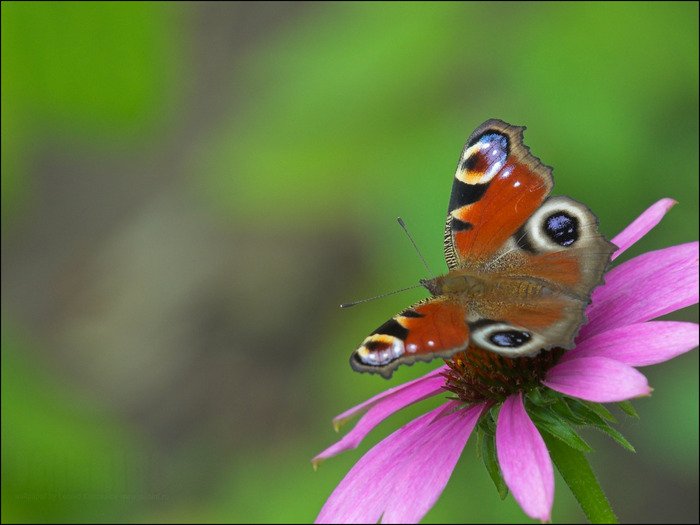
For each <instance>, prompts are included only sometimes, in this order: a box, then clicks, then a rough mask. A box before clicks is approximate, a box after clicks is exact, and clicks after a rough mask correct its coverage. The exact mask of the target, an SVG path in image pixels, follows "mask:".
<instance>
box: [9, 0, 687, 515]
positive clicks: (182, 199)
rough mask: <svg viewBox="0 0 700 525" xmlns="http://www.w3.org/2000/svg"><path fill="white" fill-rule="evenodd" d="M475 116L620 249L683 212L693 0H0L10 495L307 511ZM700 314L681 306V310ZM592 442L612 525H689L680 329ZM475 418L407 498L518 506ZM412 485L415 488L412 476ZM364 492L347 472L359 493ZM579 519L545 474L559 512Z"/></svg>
mask: <svg viewBox="0 0 700 525" xmlns="http://www.w3.org/2000/svg"><path fill="white" fill-rule="evenodd" d="M488 118H500V119H504V120H506V121H508V122H510V123H513V124H518V125H527V126H528V130H527V131H526V132H525V143H526V144H527V145H529V146H530V147H531V148H532V151H533V153H534V154H535V155H536V156H538V157H540V158H541V159H542V160H543V161H544V162H545V163H547V164H549V165H551V166H554V175H555V178H556V182H557V185H556V187H555V193H557V194H567V195H571V196H573V197H574V198H576V199H578V200H581V201H584V202H586V203H587V204H588V205H589V206H590V207H591V208H592V209H593V210H594V211H595V213H596V214H597V215H598V216H599V217H600V221H601V230H602V231H604V232H605V233H606V234H607V235H608V236H609V237H612V236H614V235H615V234H617V233H618V232H619V231H620V230H621V229H622V228H623V227H624V226H625V225H626V224H628V223H629V222H630V221H631V220H632V219H634V218H635V217H636V216H637V215H638V214H639V213H641V212H642V211H643V210H644V209H645V208H646V207H647V206H649V205H650V204H651V203H653V202H654V201H656V200H658V199H660V198H662V197H672V198H675V199H676V200H678V201H679V204H678V205H677V206H676V207H675V208H673V210H672V211H671V212H670V213H669V214H668V216H667V217H666V218H665V219H664V220H663V222H662V223H661V224H660V225H659V226H658V227H657V228H656V229H654V230H653V231H652V232H651V233H650V234H648V235H647V236H646V237H645V239H643V240H642V241H640V242H639V243H638V245H636V246H635V247H634V248H633V249H632V250H630V252H629V256H627V255H626V256H625V257H624V258H623V259H628V258H629V257H631V256H633V255H635V254H639V253H642V252H644V251H648V250H653V249H660V248H663V247H666V246H670V245H674V244H678V243H683V242H688V241H691V240H696V239H697V238H698V4H697V3H696V2H684V3H672V2H663V3H616V4H605V3H576V4H573V3H507V4H506V3H488V4H486V3H483V4H482V3H467V4H452V3H436V4H429V5H428V4H414V3H411V4H394V3H392V4H349V3H340V4H335V3H333V4H327V3H274V2H265V3H242V4H239V3H235V4H229V3H208V2H198V3H196V4H187V3H184V4H183V3H178V4H169V3H154V4H150V3H125V4H119V3H110V4H92V3H33V2H32V3H19V2H12V3H7V2H3V3H2V521H3V522H32V521H42V522H66V521H67V522H92V521H94V522H98V523H99V522H113V521H117V522H152V521H154V522H174V521H176V522H182V521H205V522H228V521H234V522H248V521H252V522H309V521H312V520H313V519H314V518H315V516H316V514H317V513H318V511H319V509H320V508H321V506H322V504H323V502H324V501H325V499H326V498H327V497H328V495H329V494H330V493H331V491H332V489H333V488H334V487H335V485H336V484H337V483H338V481H339V480H340V479H341V478H342V477H343V475H344V474H345V473H346V472H347V471H348V469H349V468H350V467H351V465H352V464H354V462H355V461H357V459H358V458H359V457H360V456H361V454H362V453H363V452H364V451H366V450H367V449H368V448H369V447H370V446H371V445H372V444H373V443H376V442H377V441H378V440H379V439H380V438H381V437H382V436H384V435H386V434H387V433H388V432H390V431H391V430H393V429H396V428H398V426H399V425H401V424H402V423H403V422H405V421H407V420H408V419H410V418H412V417H414V416H415V415H416V414H418V413H422V412H423V411H425V410H426V408H427V406H428V405H430V403H431V402H432V403H433V405H430V406H434V404H435V403H436V402H439V400H433V401H431V402H428V403H423V404H421V405H419V406H418V407H414V408H412V409H410V410H407V411H406V413H405V414H403V413H402V414H397V415H396V416H394V417H392V418H390V420H389V421H387V422H385V423H384V424H382V425H380V427H379V428H377V429H376V430H375V431H374V432H373V433H372V434H370V436H368V438H367V440H366V443H364V444H363V445H362V446H361V447H360V449H359V450H357V451H350V452H346V453H344V454H342V455H341V456H339V457H337V458H334V459H331V460H329V461H326V462H325V463H324V464H323V465H322V466H321V468H320V469H319V471H318V472H314V471H313V470H312V468H311V464H310V461H309V460H310V459H311V457H312V456H313V455H314V454H316V453H318V452H319V451H321V450H322V449H324V448H325V447H327V446H328V445H330V444H331V443H333V442H334V441H335V440H336V439H337V438H338V436H337V435H336V434H335V433H334V432H333V430H332V427H331V418H332V417H333V416H334V415H336V414H338V413H340V412H342V411H343V410H345V409H347V408H349V407H350V406H353V405H355V404H357V403H359V402H361V401H363V400H364V399H366V398H367V397H368V396H371V395H373V394H375V393H377V392H380V391H382V390H384V389H385V388H387V387H389V386H393V385H396V384H399V383H401V382H404V381H406V380H408V379H411V378H413V377H417V376H418V375H422V374H424V373H425V372H427V371H428V370H429V369H430V368H431V365H427V364H418V365H416V366H414V367H411V368H408V367H405V369H402V370H399V371H398V372H397V373H396V374H395V375H394V378H393V379H392V380H391V381H390V382H386V381H384V380H383V379H382V378H380V377H378V376H369V375H360V374H355V373H353V372H352V371H351V369H350V367H349V365H348V358H349V355H350V352H351V351H352V350H353V349H354V348H355V346H356V345H357V344H358V343H359V342H360V341H361V340H362V339H363V338H364V337H365V335H367V334H368V333H369V332H370V331H371V330H373V329H374V328H376V326H378V325H379V324H381V323H382V322H384V321H385V320H386V319H388V318H389V317H390V316H391V315H393V314H394V313H396V312H397V311H398V310H399V309H401V308H403V307H405V306H406V305H408V304H410V303H411V302H412V301H415V300H417V299H418V298H420V297H422V296H423V295H424V292H423V291H421V290H413V291H410V292H406V293H403V294H400V295H397V296H392V297H388V298H385V299H382V300H380V301H375V302H372V303H369V304H366V305H363V306H358V307H356V308H353V309H351V310H347V311H341V310H339V309H338V304H339V303H341V302H347V301H351V300H354V299H359V298H363V297H368V296H372V295H376V294H379V293H382V292H386V291H390V290H394V289H397V288H401V287H404V286H408V285H411V284H413V283H416V282H417V280H418V279H420V278H422V277H425V269H424V268H423V266H422V264H421V262H420V260H419V259H418V257H417V256H416V255H415V253H414V251H413V249H412V248H411V247H410V244H409V243H408V241H407V240H406V238H405V236H404V234H403V233H402V232H401V231H400V229H399V228H398V226H397V225H396V217H397V216H399V215H400V216H402V217H403V218H404V219H405V221H406V223H407V224H408V226H409V228H410V230H411V232H412V234H413V236H414V237H415V239H416V241H417V243H418V245H419V246H420V247H421V249H422V251H423V253H424V254H425V256H426V258H427V260H428V263H429V264H430V266H431V268H432V269H433V270H434V271H436V272H441V271H443V270H444V268H445V265H444V260H443V256H442V232H443V228H444V217H445V211H446V207H447V200H448V197H449V191H450V188H451V185H452V176H453V173H454V168H455V165H456V163H457V158H458V155H459V153H460V151H461V148H462V146H463V144H464V142H465V141H466V139H467V137H468V136H469V134H470V133H471V132H472V130H473V129H474V128H475V127H476V126H478V125H479V124H480V123H481V122H483V121H484V120H486V119H488ZM668 317H669V318H671V319H681V320H689V321H697V319H698V309H697V306H695V307H692V308H688V309H686V310H684V311H681V312H676V313H675V314H673V315H670V316H668ZM644 372H645V374H647V375H648V377H649V380H650V383H651V385H652V386H653V387H654V388H655V391H654V395H653V397H652V398H651V399H642V400H638V401H636V402H635V407H636V408H637V410H638V412H639V413H640V415H641V419H640V420H639V421H637V420H632V419H630V418H626V417H623V418H622V419H621V421H620V424H619V426H618V428H619V429H620V430H621V431H622V432H623V433H624V434H625V435H626V436H627V437H628V438H629V439H630V440H631V441H632V443H633V444H634V445H635V446H636V447H637V454H630V453H627V452H625V451H623V450H622V449H621V448H619V447H617V446H615V445H613V444H611V443H609V440H607V439H605V438H604V437H602V436H600V435H598V434H587V435H586V436H587V438H588V439H589V440H590V441H591V443H592V444H593V445H594V447H595V448H596V452H595V453H594V454H593V455H592V456H591V461H592V464H593V466H594V469H595V471H596V473H597V474H598V476H599V478H600V481H601V484H602V486H603V488H604V489H605V491H606V493H607V494H608V496H609V498H610V500H611V503H612V506H613V508H614V509H615V510H616V512H617V513H618V515H619V518H620V519H621V521H624V522H647V523H655V522H696V523H697V521H698V497H697V494H698V353H697V351H694V352H691V353H690V354H688V355H685V356H681V357H679V358H677V359H676V360H675V361H672V362H669V363H666V364H663V365H659V366H657V367H652V368H648V369H646V370H644ZM475 456H476V454H475V450H474V443H473V440H472V441H470V443H468V444H467V447H466V449H465V453H464V454H463V456H462V458H461V460H460V462H459V464H458V465H457V468H456V470H455V472H454V474H453V476H452V479H451V481H450V483H449V484H448V487H447V489H446V491H445V493H444V494H443V496H442V498H441V499H440V500H439V501H438V503H437V504H436V506H435V507H434V508H433V509H432V510H431V512H430V513H429V514H428V515H427V516H426V518H425V520H424V521H425V522H443V521H448V522H449V521H453V522H518V521H521V520H523V519H525V515H524V514H523V513H522V511H521V510H520V509H519V508H518V507H517V505H516V504H515V503H514V501H513V499H512V497H509V498H508V499H507V500H506V501H505V502H501V501H500V500H499V499H498V496H497V494H496V491H495V490H494V489H493V487H492V486H491V483H490V481H489V479H488V476H487V474H486V472H485V469H484V468H483V466H482V465H481V464H480V463H479V462H478V461H477V460H476V457H475ZM416 490H417V491H420V487H416ZM363 497H367V498H369V497H371V495H358V504H361V500H362V498H363ZM582 519H583V517H582V514H581V513H580V511H579V510H578V509H577V507H576V504H575V502H574V501H573V499H572V497H571V496H570V494H569V493H568V491H567V489H566V487H565V486H564V484H563V483H562V482H561V480H558V482H557V492H556V499H555V506H554V512H553V520H554V522H577V521H580V520H582Z"/></svg>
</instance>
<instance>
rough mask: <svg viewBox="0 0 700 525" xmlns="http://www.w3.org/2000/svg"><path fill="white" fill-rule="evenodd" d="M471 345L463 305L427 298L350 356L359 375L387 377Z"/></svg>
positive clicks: (442, 297) (367, 339) (366, 339)
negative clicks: (405, 367)
mask: <svg viewBox="0 0 700 525" xmlns="http://www.w3.org/2000/svg"><path fill="white" fill-rule="evenodd" d="M467 344H469V327H468V326H467V322H466V312H465V310H464V308H463V307H462V305H460V304H459V303H457V302H455V301H453V300H451V299H450V298H448V297H444V296H441V297H431V298H429V299H424V300H423V301H420V302H418V303H416V304H414V305H413V306H411V307H409V308H407V309H406V310H404V311H403V312H401V313H399V314H397V315H395V316H394V317H392V318H391V319H389V320H388V321H387V322H386V323H384V324H383V325H382V326H380V327H379V328H377V329H376V330H375V331H374V332H372V333H371V334H370V335H369V336H367V337H366V338H365V340H364V341H363V342H362V344H361V345H360V346H359V347H358V348H357V349H356V350H355V351H354V352H353V353H352V355H351V356H350V365H351V366H352V368H353V369H354V370H356V371H358V372H373V373H379V374H381V375H383V376H384V377H385V378H387V379H388V378H389V377H391V374H392V373H393V372H394V370H396V368H398V367H399V365H402V364H412V363H414V362H416V361H430V360H431V359H434V358H436V357H449V356H451V355H453V354H455V353H456V352H458V351H460V350H461V349H464V347H465V346H466V345H467Z"/></svg>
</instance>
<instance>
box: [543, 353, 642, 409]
mask: <svg viewBox="0 0 700 525" xmlns="http://www.w3.org/2000/svg"><path fill="white" fill-rule="evenodd" d="M542 384H544V385H546V386H548V387H549V388H551V389H552V390H556V391H557V392H561V393H562V394H567V395H569V396H572V397H578V398H580V399H586V400H588V401H595V402H598V403H611V402H615V401H625V400H627V399H632V398H634V397H640V396H648V395H650V394H651V388H649V383H647V378H646V377H644V375H642V374H641V373H640V372H638V371H637V370H635V369H634V368H632V367H631V366H629V365H626V364H624V363H620V362H619V361H615V360H614V359H608V358H607V357H581V358H580V359H571V360H570V361H566V362H563V363H558V364H556V365H555V366H553V367H552V368H551V369H550V370H549V372H547V378H546V380H545V381H542Z"/></svg>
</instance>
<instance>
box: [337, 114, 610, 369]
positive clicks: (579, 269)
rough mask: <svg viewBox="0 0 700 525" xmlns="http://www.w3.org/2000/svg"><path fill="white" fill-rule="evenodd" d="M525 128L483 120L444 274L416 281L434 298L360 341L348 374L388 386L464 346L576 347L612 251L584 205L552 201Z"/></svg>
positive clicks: (450, 221)
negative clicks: (408, 368)
mask: <svg viewBox="0 0 700 525" xmlns="http://www.w3.org/2000/svg"><path fill="white" fill-rule="evenodd" d="M524 129H525V127H518V126H511V125H510V124H506V123H505V122H503V121H501V120H488V121H486V122H484V123H483V124H482V125H481V126H479V127H478V128H477V129H476V130H475V131H474V133H472V134H471V136H470V137H469V140H468V141H467V143H466V145H465V146H464V149H463V150H462V155H461V156H460V158H459V163H458V164H457V172H456V173H455V177H454V181H453V183H452V193H451V195H450V202H449V205H448V208H447V222H446V224H445V259H446V261H447V266H448V269H449V271H448V273H447V274H446V275H442V276H439V277H436V278H433V279H423V280H421V281H420V284H421V285H422V286H424V287H425V288H426V289H427V290H428V291H429V292H430V294H431V295H432V297H429V298H427V299H423V300H422V301H419V302H417V303H415V304H414V305H412V306H410V307H408V308H407V309H405V310H403V311H402V312H400V313H399V314H397V315H395V316H394V317H392V318H391V319H390V320H389V321H387V322H386V323H384V324H383V325H381V326H380V327H379V328H377V329H376V330H375V331H374V332H372V333H371V334H370V335H369V336H368V337H366V338H365V340H364V341H363V342H362V344H361V345H360V346H359V347H358V348H357V349H356V350H355V351H354V352H353V353H352V356H351V358H350V364H351V366H352V368H353V369H355V370H357V371H359V372H372V373H379V374H381V375H382V376H384V377H385V378H389V377H391V374H392V373H393V372H394V370H395V369H396V368H398V367H399V365H402V364H412V363H414V362H415V361H430V360H431V359H433V358H436V357H442V358H447V357H449V356H451V355H453V354H455V353H457V352H460V351H462V350H465V349H466V348H467V347H468V346H469V344H472V345H474V346H476V347H478V348H482V349H484V350H489V351H492V352H496V353H498V354H501V355H504V356H508V357H519V356H532V355H535V354H537V353H539V352H540V351H541V350H548V349H551V348H554V347H561V348H565V349H570V348H572V347H573V346H574V337H575V336H576V333H577V332H578V329H579V327H580V326H581V325H582V324H583V323H584V322H585V319H586V318H585V310H586V307H587V305H588V304H589V303H590V300H591V299H590V297H591V292H592V291H593V289H594V288H595V287H596V286H598V285H599V284H601V283H602V280H603V273H604V271H605V269H606V267H607V266H608V264H609V262H610V257H611V255H612V253H613V252H614V251H615V250H616V249H617V247H616V246H615V245H614V244H612V243H611V242H609V241H608V240H607V239H606V238H605V237H604V236H603V234H601V233H599V232H598V231H597V229H598V219H597V217H596V216H595V215H594V214H593V212H591V210H590V209H588V207H587V206H585V205H584V204H582V203H580V202H578V201H575V200H574V199H572V198H570V197H563V196H557V197H549V194H550V192H551V191H552V187H553V186H554V179H553V178H552V168H550V167H549V166H546V165H544V164H542V163H541V162H540V160H539V159H538V158H536V157H534V156H533V155H532V154H531V153H530V149H529V148H528V147H527V146H525V145H524V144H523V141H522V135H523V130H524Z"/></svg>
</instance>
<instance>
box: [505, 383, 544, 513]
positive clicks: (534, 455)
mask: <svg viewBox="0 0 700 525" xmlns="http://www.w3.org/2000/svg"><path fill="white" fill-rule="evenodd" d="M496 452H497V454H498V462H499V463H500V465H501V471H503V479H504V480H505V482H506V484H507V485H508V488H510V490H511V492H512V493H513V497H514V498H515V501H517V502H518V504H519V505H520V506H521V507H522V509H523V510H524V511H525V514H527V515H528V516H530V517H531V518H536V519H540V520H542V521H549V518H550V514H551V512H552V504H553V502H554V473H553V471H552V461H551V460H550V459H549V452H547V446H546V445H545V444H544V440H543V439H542V436H540V433H539V432H538V431H537V427H535V425H534V424H533V423H532V421H531V420H530V418H529V417H528V415H527V412H526V411H525V406H524V405H523V397H522V393H518V394H517V395H511V396H510V397H509V398H508V399H506V400H505V402H504V403H503V406H502V407H501V411H500V412H499V414H498V423H497V424H496Z"/></svg>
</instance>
